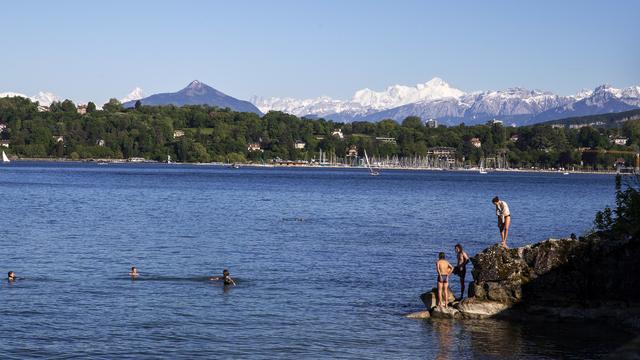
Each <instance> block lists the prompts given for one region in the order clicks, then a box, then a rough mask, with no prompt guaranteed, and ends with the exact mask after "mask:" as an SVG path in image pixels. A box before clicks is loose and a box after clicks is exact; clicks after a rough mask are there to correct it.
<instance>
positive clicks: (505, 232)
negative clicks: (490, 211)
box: [491, 196, 511, 248]
mask: <svg viewBox="0 0 640 360" xmlns="http://www.w3.org/2000/svg"><path fill="white" fill-rule="evenodd" d="M491 202H492V203H493V205H495V206H496V215H497V216H498V229H500V239H501V244H502V246H503V247H505V248H506V247H507V236H509V225H511V212H510V211H509V205H507V203H506V202H505V201H504V200H500V199H499V198H498V197H497V196H496V197H494V198H493V200H491Z"/></svg>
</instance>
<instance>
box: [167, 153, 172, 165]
mask: <svg viewBox="0 0 640 360" xmlns="http://www.w3.org/2000/svg"><path fill="white" fill-rule="evenodd" d="M167 164H171V155H167Z"/></svg>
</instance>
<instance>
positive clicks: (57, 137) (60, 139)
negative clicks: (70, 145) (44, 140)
mask: <svg viewBox="0 0 640 360" xmlns="http://www.w3.org/2000/svg"><path fill="white" fill-rule="evenodd" d="M52 138H53V141H54V142H56V143H61V142H64V136H62V135H54V136H52Z"/></svg>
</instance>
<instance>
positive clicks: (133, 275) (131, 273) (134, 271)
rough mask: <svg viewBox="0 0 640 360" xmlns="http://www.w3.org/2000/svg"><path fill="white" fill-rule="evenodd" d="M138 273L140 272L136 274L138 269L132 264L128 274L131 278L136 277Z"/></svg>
mask: <svg viewBox="0 0 640 360" xmlns="http://www.w3.org/2000/svg"><path fill="white" fill-rule="evenodd" d="M138 275H140V274H138V269H136V267H135V266H132V267H131V272H129V276H131V277H132V278H136V277H138Z"/></svg>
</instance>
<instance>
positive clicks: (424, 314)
mask: <svg viewBox="0 0 640 360" xmlns="http://www.w3.org/2000/svg"><path fill="white" fill-rule="evenodd" d="M404 317H406V318H408V319H428V318H430V317H431V313H429V311H427V310H425V311H418V312H413V313H411V314H407V315H405V316H404Z"/></svg>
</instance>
